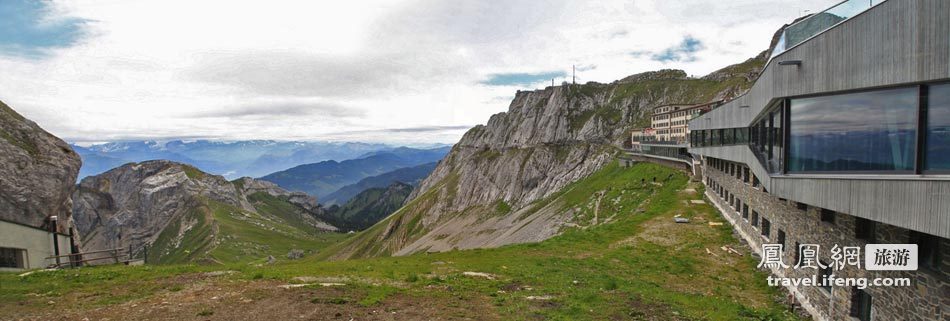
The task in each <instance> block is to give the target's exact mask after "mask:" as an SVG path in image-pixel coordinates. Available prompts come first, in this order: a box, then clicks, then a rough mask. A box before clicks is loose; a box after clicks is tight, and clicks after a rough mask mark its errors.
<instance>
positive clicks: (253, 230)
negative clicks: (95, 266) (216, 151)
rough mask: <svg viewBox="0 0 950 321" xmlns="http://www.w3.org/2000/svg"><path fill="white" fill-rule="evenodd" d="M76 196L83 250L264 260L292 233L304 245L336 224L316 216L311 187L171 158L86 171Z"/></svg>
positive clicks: (160, 258) (161, 258)
mask: <svg viewBox="0 0 950 321" xmlns="http://www.w3.org/2000/svg"><path fill="white" fill-rule="evenodd" d="M73 199H74V200H75V202H74V204H73V213H74V217H75V222H76V228H77V230H78V231H79V235H80V236H81V239H82V243H81V247H82V250H83V251H96V250H103V249H111V248H122V249H125V248H131V249H132V251H133V252H134V253H133V254H141V255H144V253H143V252H144V251H145V250H144V248H145V247H148V248H149V249H148V250H147V253H148V260H150V261H151V262H160V263H183V262H196V261H202V262H203V261H209V262H232V261H242V260H247V259H250V258H256V259H260V258H262V257H265V256H266V255H275V254H276V255H283V254H284V253H276V252H274V251H273V250H274V249H277V248H279V246H277V245H278V244H282V243H286V241H287V240H290V242H292V243H295V244H299V246H301V247H304V246H305V245H307V244H309V243H312V242H311V241H313V239H314V237H315V233H316V232H317V231H335V230H336V228H335V227H333V226H331V225H329V224H326V223H324V222H322V221H320V220H318V219H317V218H316V216H317V215H318V214H319V213H320V212H321V211H322V208H320V207H319V205H317V203H316V199H313V198H312V197H309V196H307V195H306V194H302V193H293V192H288V191H286V190H283V189H280V188H279V187H277V186H275V185H273V184H271V183H269V182H261V181H256V180H253V179H247V178H245V179H240V180H235V181H233V182H232V181H227V180H226V179H224V177H222V176H218V175H211V174H207V173H204V172H202V171H200V170H198V169H197V168H195V167H193V166H190V165H187V164H181V163H176V162H172V161H166V160H157V161H146V162H141V163H130V164H126V165H123V166H120V167H118V168H115V169H112V170H110V171H107V172H106V173H103V174H100V175H96V176H89V177H86V178H84V179H83V180H82V181H81V182H80V184H79V186H78V187H77V189H76V191H75V192H74V193H73ZM272 242H273V244H271V243H272ZM235 246H239V247H240V248H234V247H235ZM281 250H284V249H281ZM223 253H227V254H223ZM285 253H286V252H285Z"/></svg>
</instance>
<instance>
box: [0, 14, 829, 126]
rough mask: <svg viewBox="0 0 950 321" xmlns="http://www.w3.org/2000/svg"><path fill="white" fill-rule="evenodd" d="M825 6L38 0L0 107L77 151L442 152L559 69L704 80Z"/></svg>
mask: <svg viewBox="0 0 950 321" xmlns="http://www.w3.org/2000/svg"><path fill="white" fill-rule="evenodd" d="M0 2H2V3H3V5H0V8H3V9H6V8H9V6H7V3H8V1H3V0H0ZM833 2H835V0H732V1H712V0H710V1H698V0H697V1H661V0H642V1H626V0H603V1H567V0H552V1H545V3H544V5H539V4H538V3H537V1H530V0H513V1H474V0H459V1H438V0H362V1H343V2H335V3H334V4H333V5H332V6H329V5H326V4H324V3H322V2H318V1H305V0H275V1H268V2H259V1H228V0H203V1H189V0H164V1H151V0H123V1H108V2H106V1H86V0H51V1H36V2H22V1H21V2H17V4H21V6H22V4H24V3H25V4H36V3H40V4H42V7H41V8H40V9H39V10H34V12H41V13H42V14H41V15H39V16H36V15H33V16H29V15H24V16H29V17H27V18H23V19H26V21H29V22H30V23H17V24H22V25H29V26H37V28H39V29H36V30H40V31H35V32H34V31H29V30H27V32H28V33H27V34H29V32H33V34H34V35H37V36H35V37H30V38H29V39H28V40H29V41H26V40H23V39H19V38H15V37H14V36H11V35H13V34H15V33H16V34H17V35H18V32H21V31H22V30H25V29H23V28H24V27H22V26H19V25H14V26H13V27H6V26H7V25H5V23H9V21H12V20H10V19H8V18H7V17H8V16H11V14H10V13H9V11H7V13H6V14H0V46H6V47H7V48H8V49H7V51H3V49H0V70H2V71H3V72H2V73H0V99H2V100H3V101H4V102H6V103H7V104H9V105H10V106H12V107H13V108H15V109H16V110H17V111H18V112H20V113H21V114H23V115H24V116H26V117H28V118H30V119H33V120H34V121H36V122H37V123H39V124H40V125H41V126H43V128H44V129H47V130H48V131H50V132H51V133H53V134H56V135H58V136H60V137H65V138H68V139H70V140H77V141H79V140H81V141H106V140H112V139H117V138H147V139H158V140H160V139H162V138H163V137H182V136H184V137H198V138H214V139H227V140H237V139H276V140H359V141H372V142H423V143H426V142H439V143H452V142H455V141H457V140H458V138H459V137H461V135H462V134H463V133H464V131H465V128H467V127H468V126H470V125H472V124H479V123H484V122H486V121H487V120H488V119H489V117H490V116H491V115H493V114H496V113H498V112H501V111H505V110H507V108H508V107H509V105H510V97H512V95H514V93H515V92H516V91H517V90H531V89H536V88H543V87H544V86H546V85H547V84H549V83H548V81H549V80H550V78H552V77H555V78H556V77H557V76H561V77H567V76H569V74H570V70H571V66H572V65H576V66H577V77H578V81H579V82H587V81H597V82H602V83H609V82H611V81H613V80H616V79H621V78H623V77H625V76H628V75H631V74H636V73H640V72H644V71H650V70H656V69H658V68H661V67H662V68H678V69H684V70H686V71H687V73H689V74H694V75H702V74H706V73H709V72H711V71H714V70H717V69H720V68H722V67H724V66H727V65H729V64H733V63H737V62H741V61H744V60H745V59H747V58H749V57H752V56H754V55H756V54H758V53H759V52H761V51H762V50H764V49H765V48H766V47H767V46H768V42H769V40H771V36H772V33H773V32H774V31H775V30H776V29H777V28H778V27H780V26H781V25H782V24H784V23H787V22H789V21H791V20H792V19H794V18H795V16H796V15H797V12H800V10H799V9H811V10H812V12H815V11H817V10H819V9H820V8H822V7H826V6H828V5H830V4H833ZM221 8H227V10H222V9H221ZM3 9H0V10H3ZM13 12H14V14H13V15H12V16H14V18H17V19H19V17H18V16H17V15H18V14H19V11H13ZM37 17H40V18H37ZM209 17H213V19H212V20H209V19H210V18H209ZM36 21H39V22H36ZM51 26H54V27H51ZM44 35H47V36H44ZM48 35H53V36H48ZM55 35H66V36H64V37H57V36H55ZM47 38H48V39H52V40H44V39H47ZM18 39H19V40H18ZM57 39H58V40H57ZM671 39H672V40H671ZM30 41H32V42H30ZM15 46H29V47H30V48H38V49H33V50H36V51H35V52H42V56H27V57H39V58H41V59H34V58H24V54H22V53H20V54H17V55H18V56H14V54H11V53H10V49H9V48H12V47H15ZM697 48H702V49H697ZM16 50H21V51H22V50H23V49H16ZM631 52H633V54H631ZM654 58H656V60H655V59H654ZM659 61H662V64H661V63H659ZM661 65H662V66H661ZM505 97H509V98H505Z"/></svg>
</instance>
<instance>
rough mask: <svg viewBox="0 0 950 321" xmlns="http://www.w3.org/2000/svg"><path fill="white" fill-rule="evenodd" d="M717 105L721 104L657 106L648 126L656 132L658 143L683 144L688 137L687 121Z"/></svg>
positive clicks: (718, 102) (716, 102)
mask: <svg viewBox="0 0 950 321" xmlns="http://www.w3.org/2000/svg"><path fill="white" fill-rule="evenodd" d="M719 104H721V102H720V101H715V102H710V103H705V104H694V105H663V106H659V107H656V108H654V109H653V117H652V118H651V121H650V126H651V127H652V128H653V130H655V131H656V139H657V140H658V141H664V142H677V143H685V142H686V140H687V137H689V126H688V123H689V121H690V120H692V119H693V118H696V117H699V115H701V114H703V113H705V112H708V111H710V110H712V109H713V108H715V107H716V106H718V105H719Z"/></svg>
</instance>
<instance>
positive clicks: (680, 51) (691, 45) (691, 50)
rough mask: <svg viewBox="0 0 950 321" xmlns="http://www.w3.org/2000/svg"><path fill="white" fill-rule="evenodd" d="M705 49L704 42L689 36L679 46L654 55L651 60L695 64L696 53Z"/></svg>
mask: <svg viewBox="0 0 950 321" xmlns="http://www.w3.org/2000/svg"><path fill="white" fill-rule="evenodd" d="M705 48H706V46H705V45H703V42H702V41H699V40H698V39H696V38H693V36H690V35H687V36H686V37H684V38H683V41H682V42H680V43H679V44H678V45H676V46H673V47H670V48H666V49H665V50H663V51H661V52H658V53H654V54H652V55H650V59H653V60H656V61H659V62H674V61H675V62H681V61H682V62H693V61H696V53H697V52H699V51H700V50H703V49H705Z"/></svg>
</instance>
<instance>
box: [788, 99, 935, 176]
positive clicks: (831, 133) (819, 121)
mask: <svg viewBox="0 0 950 321" xmlns="http://www.w3.org/2000/svg"><path fill="white" fill-rule="evenodd" d="M917 94H918V88H917V87H909V88H899V89H889V90H880V91H874V92H862V93H853V94H844V95H835V96H824V97H814V98H801V99H794V100H791V112H790V114H791V115H790V117H791V118H790V123H789V125H790V129H789V136H790V141H789V148H790V151H789V160H788V171H789V172H814V171H912V170H913V169H914V146H915V135H916V127H917V126H916V118H917ZM779 146H780V145H779Z"/></svg>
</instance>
